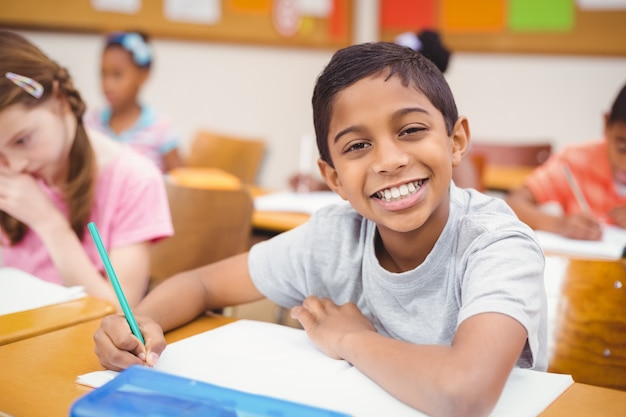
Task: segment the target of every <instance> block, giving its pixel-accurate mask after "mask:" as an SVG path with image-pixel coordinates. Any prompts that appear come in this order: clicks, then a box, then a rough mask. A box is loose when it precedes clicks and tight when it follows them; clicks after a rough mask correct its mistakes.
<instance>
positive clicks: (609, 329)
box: [549, 259, 626, 412]
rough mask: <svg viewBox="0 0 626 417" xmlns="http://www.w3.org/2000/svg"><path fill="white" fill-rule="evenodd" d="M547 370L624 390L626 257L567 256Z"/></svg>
mask: <svg viewBox="0 0 626 417" xmlns="http://www.w3.org/2000/svg"><path fill="white" fill-rule="evenodd" d="M549 371H550V372H557V373H566V374H571V375H572V377H573V378H574V381H576V382H582V383H585V384H591V385H598V386H604V387H611V388H617V389H622V390H626V260H617V261H604V260H585V259H570V260H569V264H568V265H567V269H566V275H565V277H564V280H563V285H562V290H561V299H560V300H559V305H558V314H557V321H556V329H555V347H554V353H553V355H552V358H550V365H549ZM624 410H626V408H625V409H624ZM625 412H626V411H625Z"/></svg>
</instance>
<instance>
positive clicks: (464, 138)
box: [451, 116, 470, 167]
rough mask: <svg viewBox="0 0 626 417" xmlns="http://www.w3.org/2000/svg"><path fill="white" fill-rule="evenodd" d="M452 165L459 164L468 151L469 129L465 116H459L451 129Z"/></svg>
mask: <svg viewBox="0 0 626 417" xmlns="http://www.w3.org/2000/svg"><path fill="white" fill-rule="evenodd" d="M451 139H452V166H453V167H456V166H459V165H460V164H461V160H462V159H463V157H464V156H465V154H466V153H467V152H468V151H469V140H470V129H469V121H468V120H467V117H465V116H460V117H459V118H458V119H457V121H456V123H455V124H454V128H453V129H452V136H451Z"/></svg>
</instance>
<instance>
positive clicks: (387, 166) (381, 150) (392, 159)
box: [373, 141, 410, 174]
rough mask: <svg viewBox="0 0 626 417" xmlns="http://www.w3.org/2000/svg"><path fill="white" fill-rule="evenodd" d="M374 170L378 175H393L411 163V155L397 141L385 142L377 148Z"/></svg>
mask: <svg viewBox="0 0 626 417" xmlns="http://www.w3.org/2000/svg"><path fill="white" fill-rule="evenodd" d="M374 153H375V160H374V164H373V169H374V171H375V172H378V173H387V174H393V173H395V172H396V171H397V170H398V169H400V168H402V167H405V166H407V165H408V163H409V159H410V157H409V154H408V153H407V152H406V151H405V150H404V149H403V148H402V146H400V144H398V143H396V142H395V141H385V142H384V143H379V144H378V146H376V151H375V152H374Z"/></svg>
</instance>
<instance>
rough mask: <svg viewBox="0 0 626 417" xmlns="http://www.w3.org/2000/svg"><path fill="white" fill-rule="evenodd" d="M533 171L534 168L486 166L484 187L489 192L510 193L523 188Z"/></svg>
mask: <svg viewBox="0 0 626 417" xmlns="http://www.w3.org/2000/svg"><path fill="white" fill-rule="evenodd" d="M533 170H534V167H523V166H519V167H510V166H498V165H486V166H485V170H484V173H483V179H482V181H483V186H484V187H485V189H487V190H500V191H510V190H513V189H515V188H517V187H519V186H521V185H522V184H523V183H524V180H525V179H526V177H527V176H528V174H530V173H531V172H533Z"/></svg>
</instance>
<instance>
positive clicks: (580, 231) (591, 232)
mask: <svg viewBox="0 0 626 417" xmlns="http://www.w3.org/2000/svg"><path fill="white" fill-rule="evenodd" d="M558 230H559V234H561V235H563V236H565V237H568V238H570V239H580V240H600V239H602V225H601V224H600V223H599V222H598V220H597V219H596V218H594V217H593V216H592V215H590V214H584V213H578V214H571V215H568V216H565V217H563V218H561V221H560V224H559V227H558Z"/></svg>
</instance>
